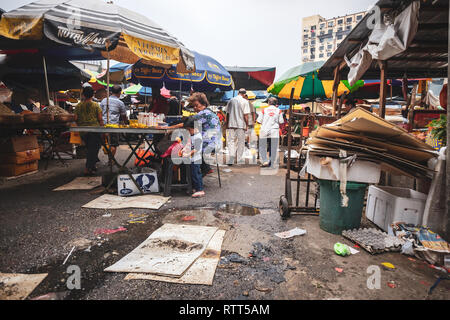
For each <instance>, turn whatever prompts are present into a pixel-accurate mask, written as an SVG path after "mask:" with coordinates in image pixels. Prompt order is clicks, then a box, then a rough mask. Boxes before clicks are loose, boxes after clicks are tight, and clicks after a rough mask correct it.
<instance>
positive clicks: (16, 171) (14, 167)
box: [0, 161, 38, 177]
mask: <svg viewBox="0 0 450 320" xmlns="http://www.w3.org/2000/svg"><path fill="white" fill-rule="evenodd" d="M36 170H38V161H33V162H29V163H24V164H0V177H13V176H19V175H21V174H24V173H28V172H32V171H36Z"/></svg>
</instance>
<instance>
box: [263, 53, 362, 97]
mask: <svg viewBox="0 0 450 320" xmlns="http://www.w3.org/2000/svg"><path fill="white" fill-rule="evenodd" d="M323 64H324V61H317V62H307V63H303V64H301V65H299V66H296V67H293V68H291V69H289V70H288V71H286V72H285V73H284V74H283V75H282V76H281V77H280V78H279V79H278V80H277V81H276V82H275V83H273V84H272V85H271V86H270V87H269V88H267V92H269V93H272V94H273V95H276V96H277V97H279V98H286V99H288V98H290V95H291V90H292V88H295V90H294V96H293V99H295V100H304V99H315V98H328V99H329V98H331V96H332V94H333V81H331V80H326V81H321V80H320V79H319V77H318V70H319V68H320V67H321V66H322V65H323ZM363 85H364V82H363V81H359V82H357V83H356V84H355V85H354V86H349V85H348V82H347V81H341V82H340V83H339V86H338V94H339V95H341V94H343V93H349V92H353V91H356V90H357V89H358V88H359V87H362V86H363Z"/></svg>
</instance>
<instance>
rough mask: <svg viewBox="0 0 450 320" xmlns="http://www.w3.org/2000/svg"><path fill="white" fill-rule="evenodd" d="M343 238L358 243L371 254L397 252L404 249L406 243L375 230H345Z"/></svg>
mask: <svg viewBox="0 0 450 320" xmlns="http://www.w3.org/2000/svg"><path fill="white" fill-rule="evenodd" d="M342 236H344V237H345V238H347V239H349V240H351V241H353V242H355V243H357V244H358V245H359V246H361V247H362V248H363V249H364V250H366V251H368V252H369V253H371V254H377V253H383V252H389V251H393V252H397V251H400V250H401V249H402V246H403V244H404V243H405V241H404V240H402V239H399V238H397V237H395V236H390V235H388V234H387V233H386V232H382V231H380V230H378V229H375V228H361V229H352V230H345V231H343V232H342Z"/></svg>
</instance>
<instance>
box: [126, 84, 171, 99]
mask: <svg viewBox="0 0 450 320" xmlns="http://www.w3.org/2000/svg"><path fill="white" fill-rule="evenodd" d="M122 93H123V94H127V95H136V94H139V95H141V96H151V95H152V88H150V87H143V86H142V85H140V84H135V85H133V86H130V87H128V88H126V89H125V90H123V91H122ZM160 93H161V95H162V96H163V97H165V98H170V91H169V90H167V89H166V88H161V89H160Z"/></svg>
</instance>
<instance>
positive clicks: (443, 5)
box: [319, 0, 449, 80]
mask: <svg viewBox="0 0 450 320" xmlns="http://www.w3.org/2000/svg"><path fill="white" fill-rule="evenodd" d="M411 5H414V7H411V8H409V6H411ZM448 6H449V1H448V0H435V1H427V2H423V1H422V2H420V3H415V2H414V1H412V0H402V1H394V0H380V1H378V2H377V3H376V4H375V6H374V7H373V8H374V10H369V12H368V14H367V15H366V16H365V17H364V18H363V19H362V20H361V21H360V22H359V23H358V24H357V25H356V26H355V28H353V30H352V31H351V32H350V33H349V34H348V35H347V37H346V38H345V39H344V40H343V41H342V42H341V44H340V45H339V47H338V48H337V49H336V51H335V52H334V53H333V55H332V56H331V57H330V58H329V59H328V60H327V61H326V63H325V64H324V65H323V66H322V67H321V68H320V71H319V77H320V78H321V79H323V80H327V79H333V76H334V74H333V72H334V70H335V69H336V68H337V67H338V68H339V72H340V79H348V75H349V71H350V68H349V66H348V64H347V63H346V61H345V58H344V57H347V60H349V61H351V62H355V60H356V59H357V57H356V56H357V55H358V54H360V57H362V58H363V59H362V60H367V62H364V63H360V64H362V65H364V64H365V65H366V66H365V68H367V69H366V70H365V71H364V70H361V72H360V77H359V78H360V79H377V78H379V77H380V69H379V66H378V60H377V59H376V58H375V57H373V56H372V54H370V52H369V51H367V50H363V49H364V48H365V46H366V45H367V44H369V45H372V46H376V48H378V47H381V48H383V43H386V41H380V39H381V38H382V37H384V38H385V39H386V40H389V39H391V40H392V41H390V43H403V42H404V41H403V38H404V37H405V36H406V35H402V34H400V33H399V32H398V31H399V30H401V29H400V26H399V24H400V23H401V21H400V20H402V19H397V22H395V19H394V22H395V23H394V24H393V25H390V26H389V25H388V26H386V25H382V26H383V28H381V29H380V30H378V32H377V33H374V31H375V30H376V29H374V28H373V26H372V24H371V23H372V22H374V21H377V19H376V18H377V15H378V14H381V18H384V17H391V19H390V20H393V19H392V17H399V14H401V13H403V12H405V10H407V9H408V8H409V9H416V8H417V7H418V10H417V12H415V11H414V12H415V13H414V14H412V15H408V19H403V20H405V21H410V22H409V23H410V24H411V25H413V24H414V25H415V26H416V27H415V28H414V29H413V30H412V31H411V32H410V39H409V38H408V39H405V40H407V41H406V44H408V43H409V46H406V49H405V50H404V51H401V52H399V53H398V54H395V55H393V56H391V57H389V58H387V59H386V57H383V59H384V60H386V61H387V63H388V64H387V67H386V78H387V79H392V78H397V79H398V78H400V79H401V78H403V76H404V75H405V74H406V75H407V77H408V78H423V77H427V78H428V77H429V78H445V77H447V67H448V22H449V16H448V14H449V13H448V12H449V8H448ZM377 8H378V9H377ZM400 18H401V16H400ZM378 20H380V21H383V19H378ZM388 27H390V28H391V29H389V30H391V31H392V33H393V34H394V35H395V36H396V37H397V38H398V39H399V41H397V40H396V39H397V38H396V39H394V38H392V37H387V35H384V33H383V30H388V29H387V28H388ZM394 31H395V32H394ZM376 35H378V36H379V37H380V38H379V39H378V41H376V40H377V39H374V37H375V36H376ZM394 40H395V41H394ZM400 40H401V41H400ZM369 42H370V43H369ZM402 45H403V46H404V43H403V44H402ZM361 50H362V51H361ZM372 52H373V50H372ZM393 52H394V51H393ZM394 53H395V52H394ZM377 54H378V52H377ZM379 58H380V57H379ZM354 59H355V60H354ZM383 59H382V58H380V60H383ZM365 68H364V69H365ZM363 71H364V72H363Z"/></svg>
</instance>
